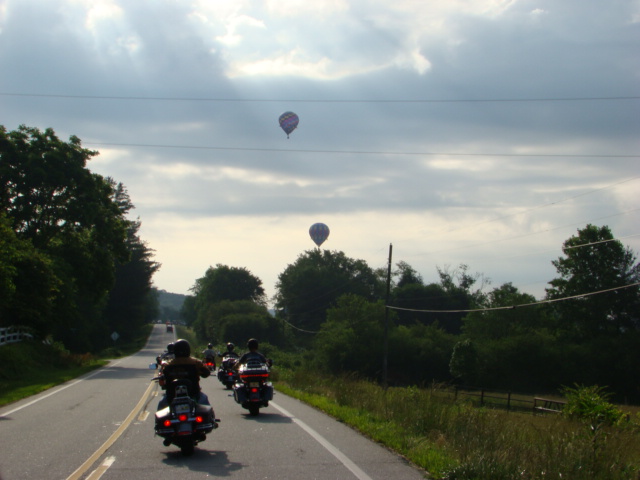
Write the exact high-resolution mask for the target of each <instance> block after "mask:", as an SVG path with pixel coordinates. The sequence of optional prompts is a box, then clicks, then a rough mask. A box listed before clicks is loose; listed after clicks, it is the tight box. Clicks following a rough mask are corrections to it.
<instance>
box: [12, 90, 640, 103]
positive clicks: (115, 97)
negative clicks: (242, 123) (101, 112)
mask: <svg viewBox="0 0 640 480" xmlns="http://www.w3.org/2000/svg"><path fill="white" fill-rule="evenodd" d="M0 96H5V97H35V98H68V99H81V100H127V101H129V100H136V101H166V102H219V103H516V102H591V101H626V100H640V96H616V97H540V98H465V99H378V100H372V99H364V100H358V99H324V100H323V99H300V98H298V99H295V98H215V97H142V96H119V95H65V94H48V93H17V92H0Z"/></svg>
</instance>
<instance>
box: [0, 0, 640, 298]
mask: <svg viewBox="0 0 640 480" xmlns="http://www.w3.org/2000/svg"><path fill="white" fill-rule="evenodd" d="M639 51H640V2H639V1H637V0H633V1H632V0H627V1H620V0H610V1H608V2H606V5H605V4H604V3H603V2H601V1H596V0H562V1H558V0H539V1H538V0H448V1H446V2H425V1H424V0H394V1H393V2H389V1H388V0H350V1H347V0H316V1H314V2H309V1H308V0H277V1H276V0H233V1H229V0H191V1H183V0H153V1H151V0H135V1H131V0H95V1H89V0H0V125H4V126H5V127H6V128H7V129H8V130H14V129H16V128H17V127H18V126H19V125H21V124H24V125H27V126H30V127H38V128H40V129H45V128H49V127H50V128H52V129H53V130H54V131H55V132H56V134H57V135H58V136H59V137H60V138H61V139H63V140H65V141H66V140H68V139H69V137H70V136H72V135H75V136H77V137H79V138H80V139H81V140H82V144H83V146H84V147H86V148H90V149H93V150H96V151H98V152H99V155H97V156H95V157H93V158H92V159H91V161H90V162H89V163H88V165H87V166H88V168H89V169H90V170H91V171H93V172H95V173H98V174H100V175H104V176H109V177H112V178H113V179H114V180H115V181H116V182H121V183H122V184H123V185H124V186H125V187H126V189H127V191H128V192H129V195H130V197H131V201H132V202H133V204H134V205H135V210H133V212H132V215H131V216H132V218H138V219H139V220H140V221H141V223H142V226H141V229H140V236H141V238H142V240H143V241H145V242H146V243H147V246H148V247H149V248H150V249H152V250H153V251H154V259H155V260H156V261H157V262H159V263H160V264H161V265H162V266H161V269H160V270H159V271H158V272H157V273H156V275H155V276H154V285H155V286H156V287H157V288H159V289H163V290H167V291H169V292H173V293H181V294H189V293H190V289H191V288H192V287H193V285H194V284H195V281H196V279H198V278H201V277H202V276H204V274H205V272H206V270H207V269H208V268H209V267H210V266H215V265H217V264H222V265H228V266H231V267H241V268H246V269H247V270H249V271H250V272H251V273H252V274H253V275H255V276H257V277H258V278H260V279H261V280H262V282H263V286H264V288H265V291H266V293H267V295H268V296H269V297H272V296H273V295H274V294H275V292H276V284H277V281H278V275H280V274H281V273H282V272H283V271H284V270H285V269H286V268H287V266H288V265H291V264H293V263H294V262H295V261H296V259H297V258H298V257H299V256H300V255H303V254H304V253H305V252H306V251H308V250H311V249H313V248H316V246H315V244H314V243H313V242H312V241H311V239H310V237H309V233H308V230H309V227H310V226H311V225H312V224H314V223H316V222H322V223H325V224H327V225H328V226H329V228H330V235H329V238H328V239H327V240H326V241H325V243H324V244H322V247H321V248H323V249H329V250H335V251H342V252H344V253H345V254H346V255H347V256H348V257H350V258H354V259H362V260H365V261H366V262H367V263H368V265H369V266H370V267H371V268H374V269H375V268H381V267H382V268H386V265H387V261H388V257H389V249H390V245H392V246H393V254H392V263H393V264H394V265H395V264H396V263H398V262H400V261H403V262H406V263H408V264H409V265H410V266H411V267H412V268H414V269H415V270H416V271H417V272H418V273H419V274H420V275H421V276H422V278H423V280H424V281H425V283H432V282H438V281H439V276H438V269H440V270H445V271H450V272H455V271H456V270H459V266H460V265H466V266H467V268H468V270H467V271H468V273H471V274H475V273H478V274H481V275H482V277H483V278H484V279H485V281H486V282H487V283H486V286H485V290H486V291H488V290H490V289H492V288H497V287H499V286H501V285H502V284H504V283H507V282H511V283H512V284H513V285H514V286H516V287H518V288H519V289H520V291H522V292H524V293H529V294H531V295H534V296H535V297H536V298H538V299H541V298H542V297H543V296H544V294H545V287H548V282H549V281H551V280H552V279H553V278H556V277H557V276H558V275H557V271H556V269H555V267H554V266H553V265H552V263H551V262H552V261H553V260H555V259H557V258H558V257H560V256H562V243H563V242H564V241H565V240H567V239H568V238H570V237H571V236H573V235H576V234H577V232H578V230H579V229H582V228H584V227H585V226H586V225H587V224H593V225H598V226H602V225H607V226H608V227H609V228H610V229H611V230H612V232H613V234H614V236H615V237H616V238H617V239H619V240H620V241H621V242H622V243H623V244H624V245H625V246H628V247H629V248H631V249H632V250H633V251H634V252H636V254H638V252H640V222H639V220H640V215H639V213H640V82H639V80H640V55H638V52H639ZM286 111H293V112H295V113H296V114H297V115H298V116H299V118H300V123H299V126H298V128H297V129H296V130H295V131H294V132H293V133H292V134H291V136H290V138H288V139H287V136H286V134H285V133H284V132H283V131H282V130H281V129H280V127H279V125H278V118H279V116H280V115H281V114H282V113H283V112H286ZM489 282H490V283H489ZM585 293H587V292H585Z"/></svg>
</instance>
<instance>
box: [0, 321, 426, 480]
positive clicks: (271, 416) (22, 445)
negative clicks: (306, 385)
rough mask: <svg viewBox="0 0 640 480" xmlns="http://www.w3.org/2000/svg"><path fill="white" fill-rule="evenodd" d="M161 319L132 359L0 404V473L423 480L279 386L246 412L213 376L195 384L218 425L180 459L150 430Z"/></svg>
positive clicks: (12, 479) (8, 478)
mask: <svg viewBox="0 0 640 480" xmlns="http://www.w3.org/2000/svg"><path fill="white" fill-rule="evenodd" d="M172 336H173V334H170V333H166V332H165V328H164V326H163V325H158V326H156V327H155V328H154V331H153V333H152V335H151V337H150V340H149V343H148V344H147V346H146V347H145V348H144V349H143V350H141V351H140V352H138V353H137V354H136V355H133V356H131V357H127V358H124V359H120V360H117V361H114V362H112V363H111V364H110V365H108V366H107V367H105V368H102V369H100V370H98V371H95V372H92V373H91V374H89V375H86V376H84V377H81V378H79V379H77V380H74V381H72V382H68V383H66V384H64V385H61V386H59V387H56V388H54V389H52V390H49V391H47V392H43V393H42V394H39V395H36V396H33V397H31V398H29V399H25V400H23V401H20V402H17V403H14V404H12V405H8V406H5V407H3V408H0V478H1V479H2V480H17V479H20V480H22V479H29V478H33V479H40V478H47V479H51V480H54V479H61V480H65V479H66V480H72V479H91V480H97V479H98V478H102V479H105V480H114V479H139V480H152V479H153V480H157V479H164V478H180V479H185V480H190V479H194V478H203V477H209V476H211V477H226V478H242V479H248V478H255V479H280V480H286V479H300V478H305V479H340V480H342V479H359V480H369V479H371V480H377V479H385V480H386V479H389V478H393V479H403V480H404V479H407V480H413V479H416V480H417V479H422V478H424V475H423V473H422V472H421V471H419V470H417V469H415V468H413V467H412V466H410V465H409V464H407V462H405V461H404V460H403V459H402V458H400V457H398V456H397V455H395V454H393V453H391V452H389V451H388V450H386V449H385V448H383V447H380V446H379V445H377V444H375V443H374V442H371V441H370V440H368V439H366V438H364V437H362V436H361V435H359V434H358V433H356V432H355V431H353V430H352V429H350V428H348V427H346V426H345V425H343V424H341V423H340V422H337V421H335V420H333V419H332V418H330V417H327V416H326V415H324V414H322V413H320V412H318V411H317V410H315V409H313V408H310V407H308V406H306V405H304V404H303V403H301V402H299V401H297V400H295V399H292V398H290V397H287V396H286V395H283V394H281V393H278V392H276V396H275V398H274V401H273V402H271V404H270V406H269V407H267V408H264V409H261V413H260V415H259V416H257V417H251V416H250V415H249V414H248V412H247V411H246V410H244V409H242V408H241V407H240V406H239V405H238V404H236V403H235V402H234V401H233V398H232V397H231V396H230V392H229V391H228V390H225V389H224V387H223V386H222V384H221V383H220V382H218V380H217V378H215V377H214V376H212V377H210V378H207V379H204V380H202V381H201V383H202V387H203V390H204V392H205V393H206V394H207V395H208V396H209V398H210V400H211V403H212V405H213V406H214V409H215V412H216V417H218V418H220V419H221V424H220V427H219V428H218V429H217V430H215V431H214V432H213V433H211V434H210V435H209V436H208V438H207V440H206V441H205V442H203V443H200V444H199V445H198V447H196V452H195V454H194V455H193V456H191V457H183V456H182V454H181V453H180V450H179V449H178V448H176V447H175V446H170V447H165V446H163V445H162V439H161V438H160V437H155V436H154V434H153V412H154V411H155V407H156V404H157V401H158V400H159V395H161V391H160V390H159V388H158V387H157V385H156V384H155V382H149V379H150V378H151V377H152V376H153V374H154V373H155V372H154V371H150V370H149V369H148V364H149V363H151V362H153V361H154V358H155V355H157V354H158V353H159V352H161V351H162V350H163V349H164V346H165V345H166V344H167V343H169V342H170V341H171V340H172Z"/></svg>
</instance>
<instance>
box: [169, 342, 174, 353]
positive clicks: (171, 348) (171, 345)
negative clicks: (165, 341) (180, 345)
mask: <svg viewBox="0 0 640 480" xmlns="http://www.w3.org/2000/svg"><path fill="white" fill-rule="evenodd" d="M174 347H175V344H173V343H170V344H169V345H167V352H169V353H173V349H174Z"/></svg>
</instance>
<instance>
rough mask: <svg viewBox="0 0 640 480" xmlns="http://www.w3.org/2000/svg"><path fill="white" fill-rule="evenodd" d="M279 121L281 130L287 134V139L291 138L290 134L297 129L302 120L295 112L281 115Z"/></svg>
mask: <svg viewBox="0 0 640 480" xmlns="http://www.w3.org/2000/svg"><path fill="white" fill-rule="evenodd" d="M278 121H279V122H280V128H282V130H284V133H286V134H287V138H289V134H290V133H291V132H293V131H294V130H295V129H296V127H297V126H298V122H299V121H300V119H299V118H298V115H296V114H295V113H293V112H284V113H283V114H282V115H280V118H279V119H278Z"/></svg>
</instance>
